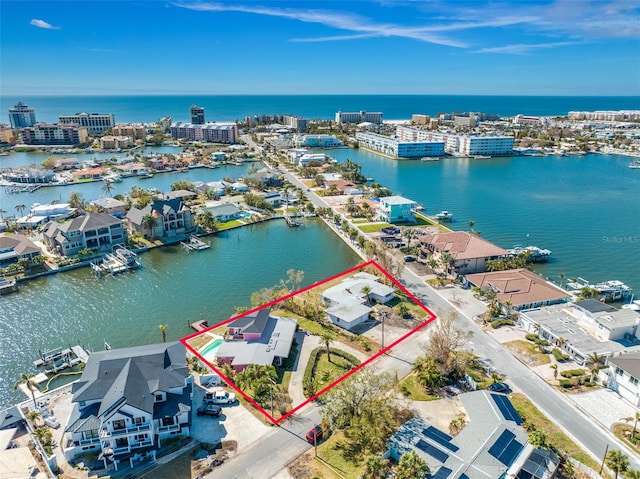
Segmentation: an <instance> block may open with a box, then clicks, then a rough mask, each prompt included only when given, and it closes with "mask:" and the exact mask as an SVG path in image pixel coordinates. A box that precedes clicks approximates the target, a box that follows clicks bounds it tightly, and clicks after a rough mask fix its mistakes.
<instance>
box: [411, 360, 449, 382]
mask: <svg viewBox="0 0 640 479" xmlns="http://www.w3.org/2000/svg"><path fill="white" fill-rule="evenodd" d="M413 370H414V371H415V372H416V378H417V379H418V381H419V382H420V384H421V385H422V386H423V387H425V388H426V389H430V390H433V389H435V388H437V387H440V386H441V385H442V383H443V382H444V376H443V375H442V372H441V371H440V365H439V364H438V363H437V361H436V360H435V359H434V358H432V357H429V356H420V357H419V358H417V359H416V362H415V363H414V365H413Z"/></svg>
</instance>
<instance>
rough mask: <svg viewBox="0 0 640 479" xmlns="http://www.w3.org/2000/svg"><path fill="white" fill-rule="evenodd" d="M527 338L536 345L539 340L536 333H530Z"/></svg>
mask: <svg viewBox="0 0 640 479" xmlns="http://www.w3.org/2000/svg"><path fill="white" fill-rule="evenodd" d="M525 338H526V339H527V341H531V342H532V343H535V342H536V341H537V340H538V339H539V337H538V335H537V334H535V333H529V334H527V335H526V336H525Z"/></svg>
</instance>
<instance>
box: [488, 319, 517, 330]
mask: <svg viewBox="0 0 640 479" xmlns="http://www.w3.org/2000/svg"><path fill="white" fill-rule="evenodd" d="M514 324H515V323H514V322H513V320H512V319H496V320H495V321H491V327H492V328H493V329H498V328H499V327H500V326H507V325H508V326H513V325H514Z"/></svg>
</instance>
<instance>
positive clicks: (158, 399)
mask: <svg viewBox="0 0 640 479" xmlns="http://www.w3.org/2000/svg"><path fill="white" fill-rule="evenodd" d="M160 401H162V394H156V402H160Z"/></svg>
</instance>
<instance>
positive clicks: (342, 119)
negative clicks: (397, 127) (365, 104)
mask: <svg viewBox="0 0 640 479" xmlns="http://www.w3.org/2000/svg"><path fill="white" fill-rule="evenodd" d="M363 122H369V123H376V124H377V125H379V124H381V123H382V113H381V112H366V111H362V110H360V111H359V112H356V113H346V112H344V111H339V110H338V111H337V112H336V123H337V124H338V125H342V124H343V123H363Z"/></svg>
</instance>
